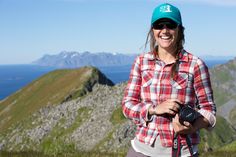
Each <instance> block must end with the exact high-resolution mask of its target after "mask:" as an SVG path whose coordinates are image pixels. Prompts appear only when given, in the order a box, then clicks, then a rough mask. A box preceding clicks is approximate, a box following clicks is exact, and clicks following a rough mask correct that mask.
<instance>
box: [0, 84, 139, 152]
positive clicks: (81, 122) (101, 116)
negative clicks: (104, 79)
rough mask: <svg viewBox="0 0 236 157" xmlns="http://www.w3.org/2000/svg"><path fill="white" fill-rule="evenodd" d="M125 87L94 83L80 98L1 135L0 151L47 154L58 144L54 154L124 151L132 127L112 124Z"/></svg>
mask: <svg viewBox="0 0 236 157" xmlns="http://www.w3.org/2000/svg"><path fill="white" fill-rule="evenodd" d="M124 88H125V83H123V84H119V85H116V86H113V87H110V86H107V85H101V84H96V85H94V87H93V90H92V92H90V93H88V94H87V95H86V96H84V97H83V98H78V99H76V100H72V101H69V102H64V103H62V104H59V105H56V106H46V107H43V108H41V109H40V110H39V111H37V112H35V113H34V114H33V115H32V116H30V117H29V118H27V119H25V120H24V121H23V122H19V123H18V124H17V125H15V126H12V127H11V128H9V130H8V132H7V134H5V135H4V136H3V135H1V136H0V149H1V150H6V151H27V150H28V151H29V150H31V151H38V150H40V151H42V152H45V151H46V152H45V153H48V152H47V151H49V150H50V148H45V147H46V146H45V145H46V144H48V145H51V147H52V148H51V149H54V147H53V145H57V147H58V150H56V149H54V150H53V151H56V152H57V153H59V152H61V151H63V149H65V148H67V147H70V146H71V145H73V147H74V148H73V149H74V151H75V150H76V151H91V150H99V151H110V152H116V151H120V150H124V151H125V150H126V149H127V148H128V147H129V143H130V142H129V141H130V140H131V138H133V135H134V130H135V128H134V125H133V124H132V123H131V122H130V121H128V120H124V121H122V122H121V123H117V124H113V123H112V122H111V121H112V120H111V118H112V115H113V114H114V111H115V110H116V109H117V108H120V107H121V100H122V96H123V91H124ZM62 141H63V143H62ZM67 151H68V149H67Z"/></svg>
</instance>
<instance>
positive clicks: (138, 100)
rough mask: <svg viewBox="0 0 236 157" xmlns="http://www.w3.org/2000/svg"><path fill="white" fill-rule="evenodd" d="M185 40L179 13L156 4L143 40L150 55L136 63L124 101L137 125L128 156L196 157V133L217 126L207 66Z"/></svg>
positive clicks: (141, 57) (127, 113)
mask: <svg viewBox="0 0 236 157" xmlns="http://www.w3.org/2000/svg"><path fill="white" fill-rule="evenodd" d="M184 41H185V38H184V27H183V23H182V19H181V14H180V11H179V9H178V8H177V7H175V6H173V5H171V4H168V3H164V4H161V5H159V6H157V7H156V8H155V9H154V11H153V14H152V20H151V28H150V31H149V33H148V37H147V40H146V44H147V43H148V42H150V52H147V53H144V54H141V55H139V56H138V57H137V58H136V60H135V61H134V63H133V66H132V69H131V72H130V78H129V81H128V84H127V87H126V90H125V94H124V98H123V101H122V109H123V113H124V115H125V116H126V117H127V118H129V119H131V120H132V121H133V122H134V123H135V124H136V125H137V131H136V137H135V138H134V139H133V140H132V141H131V145H132V146H131V148H130V150H129V151H128V153H127V157H134V156H138V157H147V156H165V157H170V156H172V157H187V156H188V157H189V156H191V157H197V156H198V147H197V146H198V144H199V142H200V140H199V130H200V129H202V128H206V129H207V128H208V129H211V128H213V127H214V126H215V123H216V117H215V114H216V106H215V103H214V100H213V92H212V89H211V82H210V76H209V72H208V67H207V66H206V64H205V63H204V62H203V61H202V60H201V59H200V58H198V57H196V56H194V55H192V54H191V53H189V52H187V51H186V50H185V49H184V48H183V45H184ZM183 108H185V109H184V110H183ZM185 111H186V112H185ZM180 112H181V114H180ZM180 115H186V117H185V116H180ZM190 117H191V118H190Z"/></svg>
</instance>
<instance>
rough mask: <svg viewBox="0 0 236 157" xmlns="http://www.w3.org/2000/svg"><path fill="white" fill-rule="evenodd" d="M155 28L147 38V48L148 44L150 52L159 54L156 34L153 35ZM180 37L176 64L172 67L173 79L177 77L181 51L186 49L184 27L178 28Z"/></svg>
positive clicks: (177, 41)
mask: <svg viewBox="0 0 236 157" xmlns="http://www.w3.org/2000/svg"><path fill="white" fill-rule="evenodd" d="M152 29H153V28H152V27H151V28H150V30H149V32H148V35H147V38H146V42H145V48H146V47H147V45H148V43H149V45H150V51H151V52H153V53H155V54H157V52H158V45H157V43H156V40H155V37H154V33H153V30H152ZM178 29H179V30H178V35H177V40H176V52H175V57H176V62H175V64H174V65H173V66H172V68H171V77H172V78H173V77H174V76H175V74H176V73H177V70H176V69H178V64H179V58H178V56H179V53H180V51H181V50H182V49H183V47H184V42H185V38H184V27H183V26H182V25H179V26H178Z"/></svg>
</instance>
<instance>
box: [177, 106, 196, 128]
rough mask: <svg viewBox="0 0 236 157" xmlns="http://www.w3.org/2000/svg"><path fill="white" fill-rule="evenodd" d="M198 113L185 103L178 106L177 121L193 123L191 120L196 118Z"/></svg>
mask: <svg viewBox="0 0 236 157" xmlns="http://www.w3.org/2000/svg"><path fill="white" fill-rule="evenodd" d="M198 115H199V114H198V112H197V111H196V110H194V109H193V108H192V107H191V106H190V105H185V106H183V107H181V108H180V111H179V121H180V123H183V122H184V121H187V122H189V123H191V124H193V122H194V121H195V120H196V119H197V118H198Z"/></svg>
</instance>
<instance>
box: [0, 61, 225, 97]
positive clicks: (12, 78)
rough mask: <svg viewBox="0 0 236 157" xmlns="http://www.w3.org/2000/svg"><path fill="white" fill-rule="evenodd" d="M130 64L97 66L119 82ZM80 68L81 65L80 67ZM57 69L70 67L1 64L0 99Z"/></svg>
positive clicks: (209, 63)
mask: <svg viewBox="0 0 236 157" xmlns="http://www.w3.org/2000/svg"><path fill="white" fill-rule="evenodd" d="M228 61H229V60H225V59H223V60H206V61H205V62H206V64H207V66H208V67H209V68H212V67H213V66H216V65H218V64H224V63H226V62H228ZM131 66H132V65H131V64H130V65H121V66H110V67H108V66H107V67H97V68H98V69H99V70H100V71H101V72H102V73H104V74H105V75H106V77H107V78H109V79H110V80H111V81H112V82H113V83H115V84H118V83H121V82H125V81H127V80H128V78H129V73H130V70H131ZM78 68H80V67H78ZM56 69H69V68H56V67H48V66H39V65H33V64H8V65H0V100H3V99H5V98H6V97H8V96H10V95H11V94H13V93H15V92H16V91H18V90H20V89H21V88H23V87H24V86H26V85H27V84H29V83H31V82H32V81H34V80H35V79H37V78H39V77H41V76H42V75H44V74H46V73H48V72H50V71H53V70H56Z"/></svg>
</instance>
